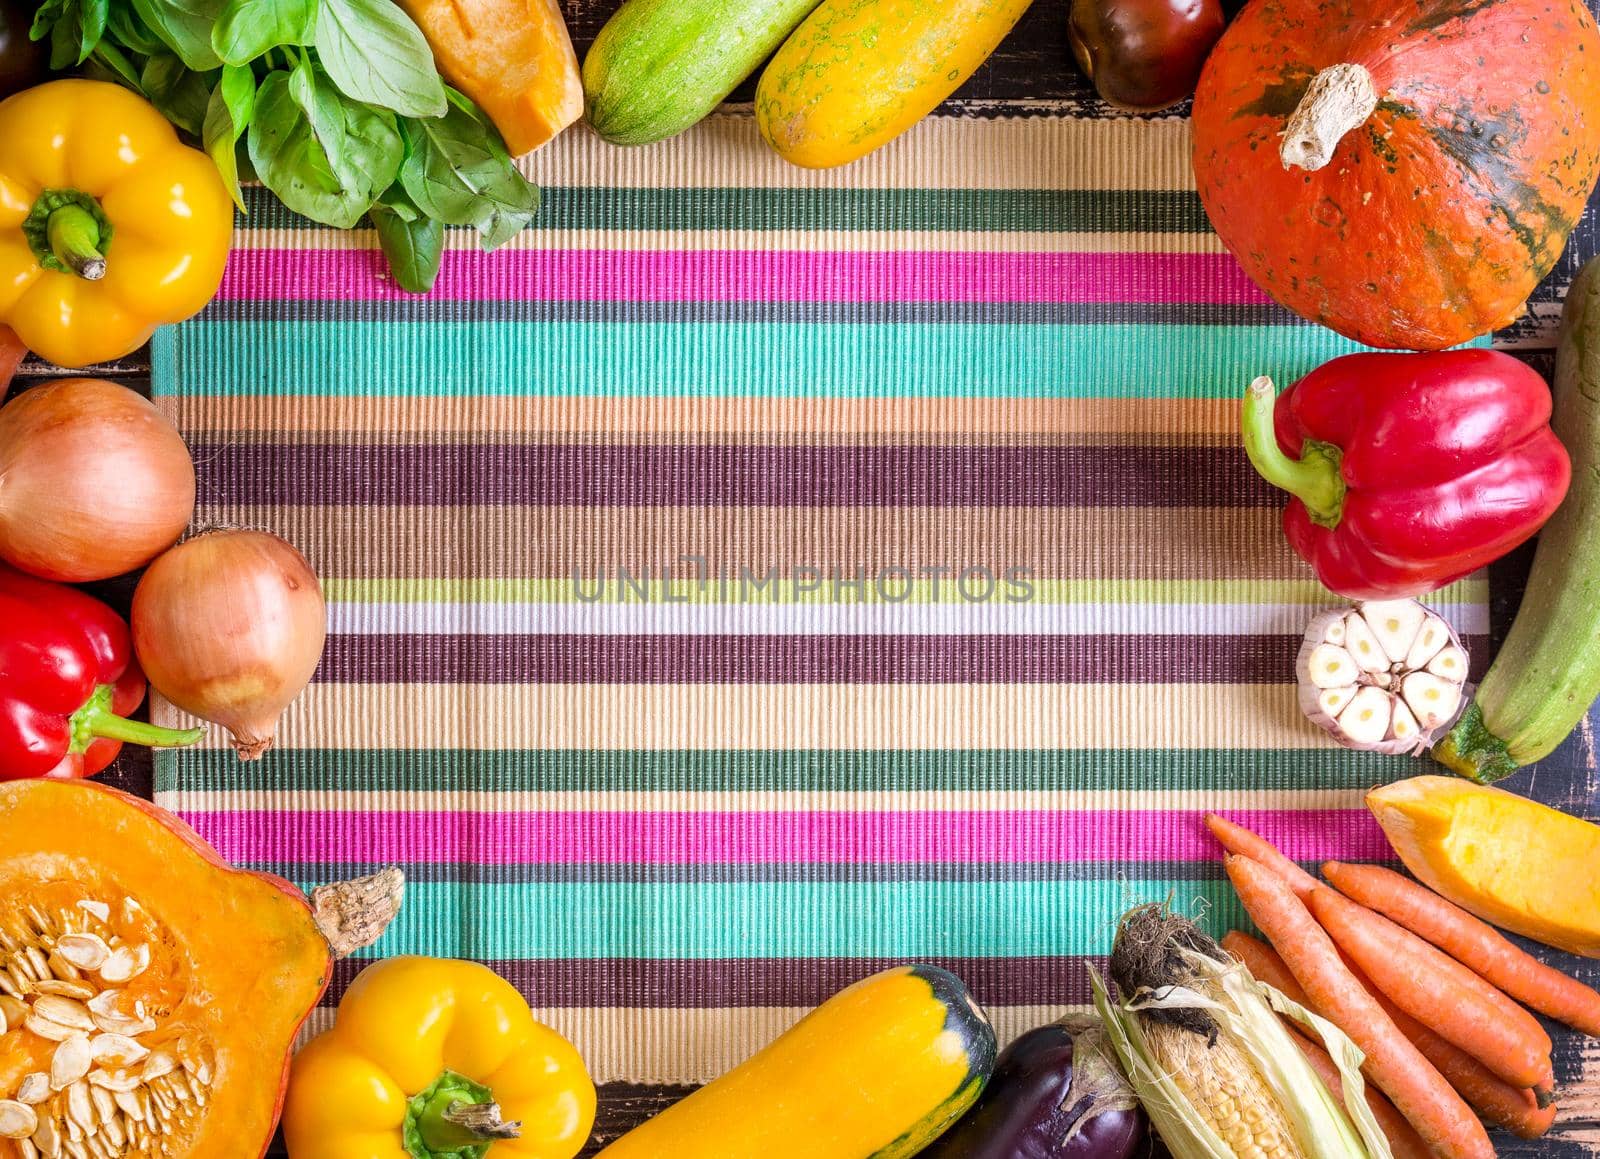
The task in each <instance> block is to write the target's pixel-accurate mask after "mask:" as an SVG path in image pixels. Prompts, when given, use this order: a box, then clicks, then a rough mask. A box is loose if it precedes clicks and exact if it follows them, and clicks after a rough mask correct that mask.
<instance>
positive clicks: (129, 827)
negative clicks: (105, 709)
mask: <svg viewBox="0 0 1600 1159" xmlns="http://www.w3.org/2000/svg"><path fill="white" fill-rule="evenodd" d="M180 826H181V823H179V822H176V821H175V820H173V819H171V818H168V817H166V816H165V815H164V814H161V813H159V811H157V810H156V809H155V808H154V807H153V806H149V805H145V804H143V803H142V802H135V800H134V799H133V798H131V797H127V796H125V795H124V794H121V793H117V792H115V791H114V790H109V789H106V788H103V787H101V786H95V785H90V784H88V783H87V782H79V783H75V784H69V783H64V782H56V781H20V782H15V783H13V784H8V785H4V786H0V974H3V975H4V980H3V984H0V994H4V995H5V998H6V999H7V1000H8V1001H6V1002H5V1004H4V1007H3V1008H4V1009H7V1010H8V1011H9V1012H10V1015H11V1017H10V1018H8V1019H7V1021H8V1023H10V1025H9V1026H8V1028H7V1030H6V1032H5V1033H4V1035H0V1100H13V1101H15V1100H17V1098H18V1094H19V1092H21V1090H22V1087H23V1084H24V1082H25V1081H26V1076H28V1075H40V1074H42V1075H51V1073H52V1066H53V1065H54V1066H56V1067H57V1068H58V1069H57V1073H56V1075H55V1078H56V1079H61V1078H66V1077H70V1076H71V1075H73V1074H74V1073H75V1072H76V1069H77V1068H75V1067H74V1066H73V1064H72V1062H71V1061H70V1060H68V1061H66V1062H65V1063H63V1060H62V1058H61V1052H62V1050H63V1048H64V1047H65V1046H67V1043H65V1042H62V1041H57V1040H56V1037H55V1036H56V1035H58V1034H59V1031H57V1030H55V1028H54V1026H53V1025H46V1024H47V1023H49V1020H48V1019H42V1018H41V1019H40V1020H39V1021H35V1019H34V1017H33V1016H34V1015H42V1013H44V1012H46V1011H52V1010H53V1011H55V1012H61V1011H63V1010H65V1011H66V1013H63V1014H62V1015H61V1016H62V1017H63V1018H68V1020H69V1022H70V1021H71V1017H69V1016H75V1017H78V1018H81V1017H82V1011H83V1010H84V1009H85V1008H87V1009H89V1010H91V1011H94V1012H95V1013H94V1014H92V1015H91V1018H92V1020H93V1021H94V1022H95V1023H96V1025H95V1026H94V1027H93V1029H84V1030H83V1031H82V1033H83V1034H85V1035H86V1036H87V1037H88V1038H89V1039H90V1041H91V1043H94V1044H95V1049H97V1050H105V1049H106V1047H105V1043H104V1042H103V1041H102V1040H103V1039H104V1038H105V1031H106V1030H108V1029H114V1030H119V1031H121V1032H123V1033H124V1036H125V1037H126V1038H131V1039H133V1041H134V1042H135V1043H136V1044H137V1050H136V1051H126V1048H124V1051H125V1053H123V1054H113V1055H110V1056H107V1057H104V1058H97V1059H96V1060H95V1061H94V1062H93V1063H91V1064H90V1072H89V1073H88V1074H86V1075H83V1076H80V1077H79V1078H77V1079H75V1080H74V1081H73V1082H71V1083H68V1084H66V1085H65V1086H61V1087H60V1088H59V1089H52V1090H51V1091H50V1094H49V1096H48V1098H46V1099H45V1100H44V1101H42V1102H39V1103H37V1104H35V1105H34V1107H33V1109H34V1112H35V1114H36V1117H37V1118H38V1119H39V1120H40V1122H41V1124H44V1123H46V1122H49V1123H51V1124H53V1127H51V1128H42V1129H43V1130H44V1134H43V1135H42V1136H41V1135H40V1134H37V1133H36V1134H34V1135H32V1136H31V1137H30V1138H29V1139H27V1140H23V1139H18V1138H0V1159H35V1156H44V1157H45V1159H51V1156H52V1148H51V1147H50V1142H51V1137H52V1135H54V1136H55V1138H56V1141H57V1146H56V1149H55V1152H54V1153H55V1154H59V1155H68V1154H70V1153H71V1152H70V1150H69V1149H68V1148H67V1142H68V1140H72V1141H77V1142H80V1143H85V1144H86V1143H88V1142H90V1141H91V1140H92V1141H93V1143H94V1144H95V1146H98V1147H99V1148H100V1149H99V1150H90V1151H89V1153H90V1154H93V1155H96V1156H106V1157H109V1159H146V1157H147V1156H149V1157H154V1156H165V1157H167V1159H188V1157H194V1159H200V1157H208V1159H209V1157H213V1156H221V1155H228V1156H233V1157H238V1159H247V1157H252V1156H257V1155H260V1154H261V1153H262V1152H264V1151H265V1149H266V1147H267V1144H268V1143H269V1142H270V1141H271V1137H272V1132H273V1128H274V1126H275V1124H276V1122H277V1117H278V1111H279V1106H280V1103H281V1099H282V1090H283V1086H284V1078H285V1070H286V1067H287V1063H288V1057H289V1052H290V1049H291V1047H292V1045H293V1042H294V1037H295V1034H296V1032H297V1031H298V1029H299V1027H300V1024H301V1023H302V1022H303V1021H304V1019H305V1016H306V1015H307V1013H309V1011H310V1010H311V1009H312V1008H313V1007H314V1006H315V1005H316V1002H317V999H318V998H319V997H320V996H321V994H322V992H323V989H324V988H325V986H326V984H327V979H328V975H329V969H330V966H331V964H332V960H333V955H332V951H331V950H330V948H329V945H328V943H327V941H326V939H325V938H324V936H323V934H322V933H321V931H320V930H319V929H318V927H317V925H316V924H315V922H314V921H313V918H312V914H311V910H310V908H309V907H308V905H307V904H306V902H305V899H304V898H303V897H301V896H300V895H299V894H298V893H297V892H296V891H294V890H293V889H292V887H290V886H288V884H287V883H284V882H281V881H279V880H277V879H275V878H269V877H266V876H265V875H259V874H251V873H244V872H240V871H237V870H233V869H231V868H229V867H227V866H226V865H225V864H223V863H222V862H221V861H220V860H219V859H218V858H217V857H216V854H215V853H214V852H212V851H211V850H210V848H209V846H206V845H205V843H204V842H203V841H201V840H200V838H199V837H198V836H196V835H194V834H193V833H192V832H191V831H188V830H187V829H183V828H180ZM68 934H71V935H73V938H72V939H71V940H70V941H67V942H63V941H62V938H63V936H64V935H68ZM94 939H99V941H100V942H101V943H102V944H103V945H104V946H105V947H106V948H107V949H109V950H110V951H111V952H112V953H113V954H117V952H118V951H119V950H120V951H125V953H124V954H123V955H122V956H120V957H118V958H117V959H116V960H114V961H109V962H107V963H106V964H103V965H101V966H99V967H98V969H89V968H81V967H75V966H73V965H72V964H71V961H68V959H69V958H72V959H75V960H77V961H80V962H85V963H87V962H93V961H95V960H96V959H97V958H98V956H99V953H100V951H99V950H98V949H96V948H95V941H94ZM146 950H148V960H147V964H145V965H142V966H141V963H142V962H144V961H145V952H146ZM125 973H131V974H132V976H131V977H128V978H126V979H125V980H124V979H123V978H122V975H123V974H125ZM41 975H42V976H43V978H42V979H41ZM41 987H42V989H43V991H44V992H42V991H41ZM46 992H49V993H46ZM105 995H110V997H109V998H107V997H103V996H105ZM45 997H56V998H65V999H66V1000H67V1001H68V1002H71V1003H74V1004H76V1013H75V1014H74V1008H73V1007H66V1008H63V1007H62V1006H61V1005H60V1004H59V1002H58V1003H56V1004H55V1005H54V1006H53V1007H52V1006H46V1007H42V1008H41V1007H40V1006H39V1003H40V1001H41V1000H42V999H44V998H45ZM19 1003H20V1004H21V1005H23V1006H26V1007H27V1008H28V1012H29V1017H28V1018H27V1019H21V1018H18V1017H17V1007H18V1004H19ZM37 1028H43V1029H45V1030H47V1031H48V1033H45V1034H41V1033H39V1032H38V1030H37ZM141 1052H142V1053H141ZM63 1066H64V1067H65V1072H64V1073H62V1070H61V1069H60V1068H62V1067H63ZM34 1082H35V1085H36V1089H37V1082H38V1080H34ZM56 1085H57V1084H56V1083H55V1082H52V1087H55V1086H56ZM75 1088H76V1089H75ZM124 1088H126V1089H124ZM97 1091H98V1092H99V1093H98V1094H97V1093H96V1092H97ZM86 1108H87V1113H86ZM86 1119H87V1121H85V1120H86ZM91 1128H92V1129H91Z"/></svg>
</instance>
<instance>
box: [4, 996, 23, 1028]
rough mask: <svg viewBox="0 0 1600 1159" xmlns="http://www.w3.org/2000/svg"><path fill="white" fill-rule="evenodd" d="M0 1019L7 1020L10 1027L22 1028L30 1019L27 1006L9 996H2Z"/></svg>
mask: <svg viewBox="0 0 1600 1159" xmlns="http://www.w3.org/2000/svg"><path fill="white" fill-rule="evenodd" d="M0 1017H3V1018H5V1020H6V1022H7V1024H8V1025H11V1026H21V1025H22V1023H23V1020H24V1019H26V1018H27V1017H28V1007H27V1004H26V1003H23V1002H21V1001H19V1000H18V999H16V998H13V997H11V996H10V995H9V994H7V995H0Z"/></svg>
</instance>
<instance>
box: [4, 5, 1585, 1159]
mask: <svg viewBox="0 0 1600 1159" xmlns="http://www.w3.org/2000/svg"><path fill="white" fill-rule="evenodd" d="M618 3H620V0H566V4H567V9H568V18H569V21H570V24H571V27H572V31H573V35H574V37H575V39H576V40H577V41H578V46H579V52H580V53H582V52H583V51H584V49H585V48H586V47H587V46H588V43H589V42H590V41H591V40H592V39H593V38H594V35H595V33H596V32H598V31H599V29H600V26H601V25H602V24H603V23H604V22H605V20H606V18H607V17H608V16H609V15H610V13H611V12H612V11H613V10H614V9H615V8H616V6H617V4H618ZM1588 3H1589V4H1590V6H1591V8H1593V9H1595V10H1596V12H1597V13H1600V0H1588ZM1236 6H1237V5H1234V7H1236ZM1070 61H1071V57H1070V53H1069V50H1068V47H1067V40H1066V12H1065V3H1064V0H1040V3H1038V4H1037V5H1036V6H1035V7H1034V8H1033V10H1032V11H1031V12H1030V13H1029V15H1028V16H1027V17H1025V18H1024V20H1023V22H1022V24H1021V26H1020V27H1018V29H1017V30H1016V31H1015V32H1014V33H1013V34H1012V35H1011V37H1010V38H1009V39H1008V40H1007V42H1006V44H1005V45H1004V46H1003V47H1002V48H1001V50H1000V52H999V53H997V54H996V56H995V57H994V58H993V59H992V60H991V61H990V62H989V63H988V64H987V65H986V66H985V67H984V68H983V69H981V70H980V71H979V72H978V73H977V74H976V75H975V76H974V77H973V78H972V79H971V81H970V82H968V84H967V85H966V86H965V87H964V88H963V89H962V90H961V92H960V93H958V94H957V96H956V97H955V98H954V99H952V100H951V101H950V102H949V105H948V107H947V108H946V110H945V112H947V113H953V114H958V115H964V116H972V117H993V116H1002V115H1018V114H1021V115H1026V114H1028V113H1039V112H1045V111H1056V110H1063V109H1065V110H1070V111H1072V112H1075V113H1078V114H1081V115H1094V116H1116V115H1121V114H1118V113H1117V112H1116V111H1115V110H1112V109H1110V108H1109V107H1108V106H1106V105H1105V104H1103V103H1102V102H1100V101H1099V100H1098V99H1097V98H1096V97H1095V96H1094V95H1093V93H1092V91H1091V90H1090V89H1089V87H1088V85H1087V84H1086V83H1085V82H1084V80H1083V79H1082V78H1081V77H1080V76H1079V75H1078V72H1077V70H1076V69H1075V68H1074V67H1073V66H1072V64H1071V63H1070ZM748 99H749V92H748V89H746V90H742V91H740V92H738V93H735V94H734V101H735V103H737V102H739V101H740V100H748ZM1176 112H1180V113H1181V112H1182V110H1181V109H1180V110H1176ZM1596 115H1600V110H1596ZM1597 254H1600V197H1596V198H1595V199H1594V200H1593V201H1591V203H1590V206H1589V209H1588V212H1587V213H1586V214H1585V215H1584V219H1583V221H1582V223H1581V224H1580V225H1579V227H1578V229H1577V230H1576V231H1575V233H1574V234H1573V236H1572V240H1571V242H1570V244H1569V245H1568V247H1567V252H1566V254H1565V256H1564V257H1563V258H1562V260H1561V262H1560V263H1559V264H1558V266H1557V268H1556V270H1555V271H1554V272H1553V273H1552V274H1551V276H1550V277H1549V278H1548V279H1547V280H1546V281H1545V283H1544V284H1543V285H1542V286H1540V288H1539V290H1538V291H1537V292H1536V293H1535V294H1534V296H1533V299H1532V300H1531V301H1530V303H1529V312H1528V314H1527V315H1526V316H1525V317H1524V318H1523V319H1522V320H1521V321H1519V322H1518V323H1517V324H1516V325H1514V326H1512V327H1511V328H1510V329H1508V330H1506V331H1503V332H1502V333H1501V334H1499V335H1497V336H1496V344H1497V345H1498V346H1500V347H1501V348H1503V349H1506V350H1508V351H1510V352H1511V353H1513V354H1516V355H1517V356H1518V357H1520V358H1523V359H1524V360H1526V361H1528V362H1529V363H1531V364H1532V365H1533V366H1535V367H1536V368H1537V369H1539V370H1540V371H1541V372H1543V373H1544V374H1546V375H1547V376H1548V375H1549V373H1550V370H1551V362H1552V350H1551V347H1552V346H1553V339H1554V326H1555V322H1556V319H1557V316H1558V314H1559V309H1560V301H1561V298H1562V296H1563V294H1564V293H1565V290H1566V287H1567V285H1568V284H1569V283H1570V281H1571V279H1572V277H1573V275H1574V274H1576V272H1577V271H1578V269H1579V268H1580V267H1581V266H1582V265H1583V263H1584V262H1585V261H1587V260H1588V259H1589V258H1591V257H1594V256H1595V255H1597ZM149 372H150V365H149V358H148V354H146V353H143V352H141V353H140V354H139V355H135V356H133V357H131V358H128V359H125V360H123V361H121V362H119V363H117V364H115V365H112V366H107V367H102V368H99V369H98V370H97V371H96V373H99V374H103V375H105V376H107V377H115V378H118V379H119V380H122V381H125V382H126V383H128V385H130V386H133V387H135V388H136V389H141V390H145V391H148V389H149V381H150V380H149ZM64 373H66V372H64V371H61V370H59V369H57V368H53V367H48V366H42V365H39V364H36V363H30V364H28V365H26V366H25V367H24V368H23V373H22V375H21V376H19V379H18V382H17V386H16V388H15V390H21V389H26V388H27V387H29V386H33V385H37V384H39V383H41V382H46V381H49V380H50V379H51V378H54V377H58V376H60V375H62V374H64ZM1530 558H1531V552H1530V551H1527V550H1524V551H1521V552H1518V553H1516V554H1515V555H1513V556H1512V557H1510V558H1508V559H1506V560H1503V561H1502V562H1500V563H1499V564H1497V565H1496V566H1495V567H1494V569H1493V581H1492V585H1491V591H1492V599H1493V607H1492V609H1491V633H1492V640H1493V642H1494V645H1495V646H1496V647H1498V646H1499V642H1500V641H1501V640H1502V639H1503V638H1504V636H1505V633H1506V630H1507V629H1508V628H1509V627H1510V625H1511V621H1512V618H1513V617H1514V616H1515V614H1516V610H1517V605H1518V602H1519V600H1520V597H1521V593H1522V588H1523V584H1524V582H1525V580H1526V576H1527V569H1528V564H1529V561H1530ZM134 578H136V577H130V578H126V579H121V580H116V581H112V582H110V583H107V584H102V585H99V587H98V589H97V592H98V594H100V595H101V596H103V597H104V598H106V599H107V600H109V601H110V602H111V603H113V604H114V605H116V606H118V607H119V608H122V609H123V610H124V611H126V608H127V602H128V598H129V596H130V594H131V592H132V589H133V579H134ZM1597 724H1600V708H1597V709H1596V710H1594V711H1592V712H1591V714H1590V717H1589V720H1588V721H1587V722H1586V724H1585V725H1584V727H1583V728H1582V729H1580V731H1579V732H1578V733H1577V734H1576V735H1575V736H1574V737H1573V738H1572V739H1571V740H1569V741H1568V742H1567V744H1566V745H1564V746H1563V747H1562V748H1561V750H1560V751H1559V752H1557V753H1556V754H1554V755H1553V756H1552V757H1551V758H1550V759H1548V760H1546V761H1544V762H1542V763H1541V764H1540V765H1538V766H1537V767H1536V768H1534V769H1531V770H1529V771H1527V772H1525V773H1522V774H1520V775H1519V776H1518V777H1516V778H1515V779H1514V780H1513V781H1511V782H1510V783H1509V785H1508V787H1509V788H1511V789H1513V790H1515V791H1516V792H1519V793H1523V794H1526V795H1529V796H1533V797H1537V798H1538V799H1539V800H1541V801H1545V802H1547V803H1549V804H1552V805H1555V806H1558V807H1560V808H1563V809H1566V810H1568V811H1569V812H1573V813H1577V814H1579V815H1583V816H1588V817H1591V818H1597V819H1600V765H1597V760H1596V753H1595V739H1594V738H1595V730H1596V725H1597ZM1419 771H1421V770H1420V769H1419ZM103 779H104V780H106V781H108V782H109V783H112V784H115V785H118V786H120V787H122V788H124V789H128V790H129V791H131V792H134V793H138V794H140V795H141V796H146V797H148V796H149V795H150V792H151V766H150V758H149V754H148V752H147V751H143V750H139V751H133V752H130V753H128V754H127V755H125V756H124V757H123V758H122V759H121V760H120V761H119V762H118V764H117V765H116V766H114V767H113V768H112V769H111V770H109V771H108V772H107V773H106V774H105V775H104V777H103ZM1596 869H1597V871H1600V867H1596ZM1530 948H1531V947H1530ZM1545 956H1546V957H1548V958H1549V959H1550V960H1551V961H1553V962H1554V963H1555V964H1557V965H1558V966H1560V967H1561V968H1563V969H1566V970H1569V971H1571V972H1574V973H1577V974H1578V975H1579V976H1581V977H1582V978H1584V980H1585V981H1587V982H1589V983H1590V984H1593V985H1597V986H1600V962H1585V961H1583V960H1581V959H1575V958H1570V957H1566V956H1563V955H1556V954H1546V955H1545ZM1554 1037H1555V1040H1556V1072H1557V1077H1558V1080H1559V1081H1560V1082H1561V1083H1563V1084H1567V1087H1566V1092H1565V1093H1566V1094H1567V1100H1566V1105H1567V1108H1568V1109H1567V1112H1566V1114H1565V1115H1564V1117H1563V1120H1562V1121H1561V1123H1560V1125H1559V1126H1558V1128H1557V1130H1556V1131H1555V1132H1554V1133H1553V1134H1552V1135H1551V1136H1550V1137H1548V1138H1546V1139H1544V1140H1540V1141H1538V1142H1526V1141H1523V1140H1518V1139H1513V1138H1511V1137H1509V1136H1502V1135H1497V1136H1496V1141H1497V1143H1498V1145H1499V1148H1500V1151H1501V1153H1502V1154H1504V1155H1507V1156H1525V1157H1533V1156H1538V1157H1539V1159H1569V1157H1576V1156H1580V1155H1600V1043H1595V1042H1590V1041H1588V1040H1585V1039H1582V1038H1580V1037H1579V1036H1577V1035H1573V1034H1571V1033H1569V1032H1566V1031H1564V1030H1562V1031H1558V1032H1557V1033H1556V1034H1555V1035H1554ZM751 1045H752V1047H754V1046H755V1045H757V1044H751ZM1586 1072H1587V1081H1585V1075H1586ZM687 1090H688V1088H683V1087H641V1086H631V1085H625V1084H613V1085H610V1086H607V1087H604V1088H602V1090H601V1104H600V1116H599V1121H598V1123H597V1125H596V1129H595V1135H594V1139H593V1141H592V1142H591V1144H590V1146H589V1148H588V1149H586V1150H585V1152H584V1154H586V1155H588V1154H593V1153H594V1152H595V1151H597V1150H599V1148H600V1147H601V1146H603V1145H604V1144H605V1143H606V1142H608V1141H609V1140H611V1139H614V1138H615V1137H616V1136H617V1135H619V1134H621V1133H623V1132H624V1131H626V1130H628V1129H629V1128H630V1127H631V1126H633V1125H634V1124H635V1123H637V1122H639V1121H640V1120H642V1119H644V1118H647V1117H648V1116H650V1115H652V1114H654V1113H655V1112H656V1111H658V1110H660V1109H661V1108H662V1107H664V1106H666V1105H667V1104H669V1103H670V1102H672V1101H673V1100H675V1099H677V1098H679V1097H681V1096H682V1095H683V1094H684V1093H685V1092H686V1091H687Z"/></svg>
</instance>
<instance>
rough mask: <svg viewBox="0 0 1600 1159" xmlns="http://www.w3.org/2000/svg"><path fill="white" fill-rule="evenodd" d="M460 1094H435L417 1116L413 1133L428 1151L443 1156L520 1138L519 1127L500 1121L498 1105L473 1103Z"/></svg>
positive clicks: (450, 1091)
mask: <svg viewBox="0 0 1600 1159" xmlns="http://www.w3.org/2000/svg"><path fill="white" fill-rule="evenodd" d="M461 1094H462V1092H461V1091H459V1090H440V1091H436V1092H435V1093H434V1094H433V1096H432V1097H431V1098H429V1099H428V1101H427V1104H426V1105H425V1106H424V1107H423V1108H422V1113H421V1114H419V1115H418V1116H417V1130H418V1131H419V1132H421V1134H422V1142H423V1144H424V1145H425V1146H426V1147H427V1148H428V1150H429V1151H432V1152H434V1153H435V1154H447V1153H449V1152H451V1151H457V1150H459V1149H461V1148H462V1147H471V1146H473V1145H474V1144H477V1143H487V1142H491V1141H493V1140H495V1139H518V1138H521V1137H522V1124H521V1123H507V1122H505V1121H503V1120H502V1119H501V1118H500V1105H499V1104H498V1103H492V1102H491V1103H474V1102H470V1101H468V1100H466V1099H463V1098H462V1097H461Z"/></svg>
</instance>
